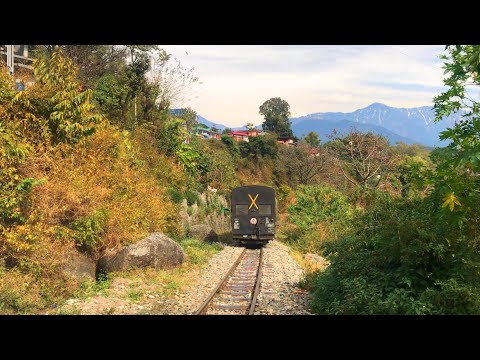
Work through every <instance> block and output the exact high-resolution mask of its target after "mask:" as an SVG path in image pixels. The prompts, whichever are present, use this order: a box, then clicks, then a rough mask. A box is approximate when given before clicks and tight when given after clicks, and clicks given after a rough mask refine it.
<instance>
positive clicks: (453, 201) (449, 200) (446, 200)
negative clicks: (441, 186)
mask: <svg viewBox="0 0 480 360" xmlns="http://www.w3.org/2000/svg"><path fill="white" fill-rule="evenodd" d="M442 200H443V204H442V208H444V207H447V206H448V208H449V209H450V211H453V209H454V207H455V205H458V206H462V204H460V201H458V199H457V197H456V196H455V193H453V192H451V193H449V194H447V195H445V196H444V197H443V199H442Z"/></svg>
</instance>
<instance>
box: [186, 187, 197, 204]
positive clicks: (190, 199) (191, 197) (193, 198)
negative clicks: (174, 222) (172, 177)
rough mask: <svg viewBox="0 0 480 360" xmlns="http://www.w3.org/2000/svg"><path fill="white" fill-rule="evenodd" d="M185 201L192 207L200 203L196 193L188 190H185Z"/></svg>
mask: <svg viewBox="0 0 480 360" xmlns="http://www.w3.org/2000/svg"><path fill="white" fill-rule="evenodd" d="M185 199H187V205H188V206H192V205H193V204H195V203H196V202H198V195H197V193H196V192H194V191H191V190H188V189H187V190H185Z"/></svg>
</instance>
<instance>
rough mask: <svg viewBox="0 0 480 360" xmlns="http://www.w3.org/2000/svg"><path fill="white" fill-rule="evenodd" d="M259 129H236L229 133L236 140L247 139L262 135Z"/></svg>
mask: <svg viewBox="0 0 480 360" xmlns="http://www.w3.org/2000/svg"><path fill="white" fill-rule="evenodd" d="M262 134H263V133H262V132H261V131H260V130H258V129H247V130H236V131H230V132H229V133H228V135H230V136H232V137H233V139H234V140H235V141H247V142H248V139H249V138H250V137H254V136H258V135H262Z"/></svg>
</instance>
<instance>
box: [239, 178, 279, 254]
mask: <svg viewBox="0 0 480 360" xmlns="http://www.w3.org/2000/svg"><path fill="white" fill-rule="evenodd" d="M276 220H277V218H276V200H275V190H273V189H272V188H271V187H268V186H260V185H250V186H241V187H237V188H235V189H233V190H232V198H231V222H232V235H233V239H234V240H237V241H239V242H240V243H241V244H255V245H258V244H267V243H268V242H269V241H270V240H273V238H274V237H275V225H276Z"/></svg>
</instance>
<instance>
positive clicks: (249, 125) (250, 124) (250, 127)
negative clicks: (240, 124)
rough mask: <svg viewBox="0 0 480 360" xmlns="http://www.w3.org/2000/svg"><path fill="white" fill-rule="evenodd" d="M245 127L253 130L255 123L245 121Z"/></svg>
mask: <svg viewBox="0 0 480 360" xmlns="http://www.w3.org/2000/svg"><path fill="white" fill-rule="evenodd" d="M245 127H246V128H247V129H248V130H253V129H255V125H253V124H252V123H247V125H245Z"/></svg>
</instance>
